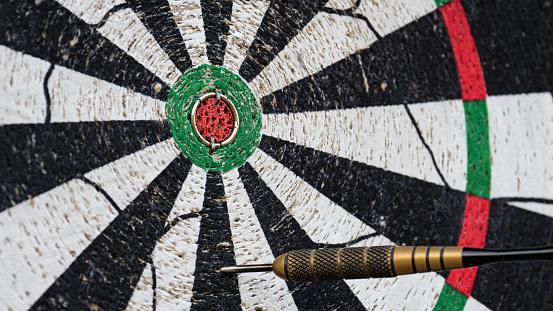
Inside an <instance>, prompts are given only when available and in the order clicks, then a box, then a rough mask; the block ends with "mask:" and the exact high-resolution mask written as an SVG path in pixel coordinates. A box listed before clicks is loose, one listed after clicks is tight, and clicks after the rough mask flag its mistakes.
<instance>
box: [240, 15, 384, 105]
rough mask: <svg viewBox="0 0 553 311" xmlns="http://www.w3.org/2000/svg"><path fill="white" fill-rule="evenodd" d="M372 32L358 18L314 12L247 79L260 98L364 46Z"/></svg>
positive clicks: (369, 40) (368, 43)
mask: <svg viewBox="0 0 553 311" xmlns="http://www.w3.org/2000/svg"><path fill="white" fill-rule="evenodd" d="M375 40H376V37H375V35H374V34H373V33H372V32H371V31H370V30H369V29H368V28H367V26H366V23H365V22H363V21H362V20H359V19H356V18H352V17H349V16H340V15H335V14H327V13H324V12H320V13H318V14H317V15H316V16H315V17H314V18H313V19H312V20H311V21H310V22H309V23H308V24H307V25H306V26H305V27H304V28H303V29H302V30H301V31H300V33H299V34H298V35H297V36H295V37H294V38H293V39H292V40H291V41H290V43H288V45H286V47H285V48H284V49H283V50H282V51H281V52H280V53H279V54H278V55H277V57H276V58H275V59H274V60H273V61H272V62H271V63H270V64H269V65H268V66H267V67H266V68H265V69H264V70H263V71H262V72H261V73H260V74H259V75H258V76H257V77H256V78H255V79H254V80H253V81H252V82H251V83H250V88H251V89H252V91H253V92H254V93H255V94H256V95H257V96H258V98H261V97H263V96H265V95H267V94H269V93H272V92H274V91H276V90H279V89H281V88H283V87H285V86H286V85H288V84H290V83H293V82H295V81H298V80H300V79H302V78H304V77H307V76H308V75H311V74H314V73H316V72H318V71H320V70H321V69H323V68H325V67H328V66H329V65H331V64H333V63H335V62H337V61H339V60H341V59H343V58H345V57H347V56H349V55H351V54H353V53H354V52H355V51H357V50H359V49H363V48H366V47H368V46H369V45H370V44H371V43H372V42H374V41H375Z"/></svg>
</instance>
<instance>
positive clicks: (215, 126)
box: [195, 97, 234, 143]
mask: <svg viewBox="0 0 553 311" xmlns="http://www.w3.org/2000/svg"><path fill="white" fill-rule="evenodd" d="M195 118H196V127H197V129H198V132H199V133H200V135H201V136H202V137H203V138H205V139H206V140H207V141H211V137H213V139H214V140H215V142H217V143H220V142H222V141H224V140H225V139H227V138H228V137H229V136H230V135H231V134H232V130H233V129H234V116H233V114H232V110H231V108H230V107H229V106H228V104H227V103H225V102H224V101H222V100H221V101H219V102H218V103H217V99H216V98H215V97H209V98H206V99H204V100H203V101H202V102H201V103H200V105H199V106H198V109H197V110H196V116H195Z"/></svg>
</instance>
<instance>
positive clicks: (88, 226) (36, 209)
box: [0, 179, 117, 310]
mask: <svg viewBox="0 0 553 311" xmlns="http://www.w3.org/2000/svg"><path fill="white" fill-rule="evenodd" d="M116 216H117V211H116V209H115V208H114V207H113V206H112V205H111V203H110V202H109V201H108V199H107V198H106V197H105V196H104V195H102V194H101V193H100V192H98V191H97V190H96V189H95V188H94V186H92V185H90V184H87V183H85V182H84V181H83V180H80V179H73V180H71V181H69V182H67V183H65V184H62V185H60V186H58V187H56V188H54V189H52V190H50V191H48V192H45V193H43V194H41V195H39V196H36V197H34V198H33V199H30V200H28V201H25V202H22V203H20V204H18V205H16V206H13V207H12V208H10V209H7V210H5V211H3V212H2V213H0V242H1V244H2V245H3V246H2V247H1V248H0V264H1V265H2V267H3V268H2V276H3V277H2V279H3V281H2V282H0V309H2V310H26V309H28V308H29V307H30V306H32V305H33V303H34V302H35V301H36V300H37V299H38V298H39V297H40V296H41V295H42V293H44V291H46V289H48V288H49V287H50V285H52V283H54V281H55V280H56V279H57V277H58V276H60V275H61V274H62V273H63V272H64V271H65V270H66V269H67V268H68V267H69V265H70V264H71V263H72V262H73V260H74V259H75V258H76V257H77V256H78V255H79V254H80V253H81V252H82V251H83V250H84V249H85V248H86V247H87V246H88V245H89V244H90V243H91V242H92V241H93V240H94V239H95V238H96V237H97V236H98V235H99V234H100V233H101V232H102V230H104V228H106V227H107V226H108V225H109V223H110V222H111V221H112V220H114V219H115V217H116Z"/></svg>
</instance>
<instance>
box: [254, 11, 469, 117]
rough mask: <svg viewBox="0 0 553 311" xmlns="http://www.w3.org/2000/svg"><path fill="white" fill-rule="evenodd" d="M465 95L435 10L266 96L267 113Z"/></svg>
mask: <svg viewBox="0 0 553 311" xmlns="http://www.w3.org/2000/svg"><path fill="white" fill-rule="evenodd" d="M458 98H461V86H460V82H459V75H458V72H457V67H456V63H455V56H454V54H453V50H452V47H451V44H450V41H449V35H448V33H447V29H446V27H445V24H444V22H443V20H442V19H441V15H439V14H437V13H432V14H429V15H426V16H424V17H421V18H420V19H419V20H418V21H415V22H412V23H410V24H408V25H407V26H405V27H403V28H400V29H398V30H396V31H395V32H393V33H391V34H389V35H387V36H386V37H384V38H382V39H381V40H379V41H377V42H375V43H373V44H372V45H371V46H370V47H369V48H367V49H364V50H361V51H359V52H356V53H354V54H352V55H350V56H348V57H346V58H345V59H343V60H341V61H339V62H337V63H335V64H333V65H330V66H328V67H326V68H325V69H323V70H321V71H319V72H317V73H315V74H313V75H311V76H308V77H306V78H304V79H302V80H299V81H297V82H295V83H292V84H290V85H288V86H286V87H284V88H283V89H281V90H278V91H276V92H274V93H272V94H270V95H267V96H265V97H263V98H262V99H261V106H262V107H263V113H288V112H290V113H292V112H303V111H326V110H331V109H347V108H357V107H369V106H385V105H401V104H410V103H424V102H429V101H439V100H446V99H458Z"/></svg>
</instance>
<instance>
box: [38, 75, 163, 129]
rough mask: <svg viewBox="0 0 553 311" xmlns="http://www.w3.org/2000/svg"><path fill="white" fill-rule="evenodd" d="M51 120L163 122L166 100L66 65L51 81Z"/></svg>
mask: <svg viewBox="0 0 553 311" xmlns="http://www.w3.org/2000/svg"><path fill="white" fill-rule="evenodd" d="M48 89H49V91H50V99H51V104H50V110H51V119H50V122H53V123H55V122H86V121H138V120H152V121H163V120H165V119H166V116H165V103H164V102H162V101H160V100H158V99H154V98H151V97H148V96H145V95H143V94H140V93H137V92H134V91H132V90H130V89H127V88H124V87H120V86H118V85H116V84H112V83H109V82H106V81H104V80H100V79H97V78H94V77H91V76H89V75H85V74H82V73H80V72H77V71H73V70H71V69H67V68H65V67H59V66H58V67H55V69H54V71H53V72H52V75H51V76H50V79H49V80H48Z"/></svg>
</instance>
